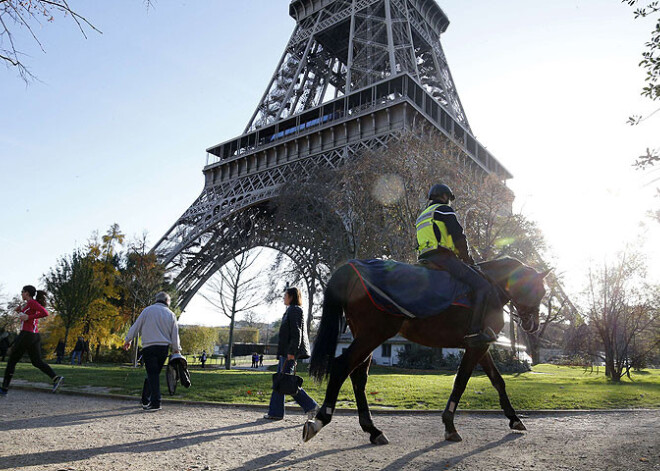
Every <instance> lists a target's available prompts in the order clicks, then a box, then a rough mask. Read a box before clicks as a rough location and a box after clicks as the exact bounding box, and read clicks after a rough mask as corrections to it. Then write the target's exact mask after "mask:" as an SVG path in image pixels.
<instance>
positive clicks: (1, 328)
mask: <svg viewBox="0 0 660 471" xmlns="http://www.w3.org/2000/svg"><path fill="white" fill-rule="evenodd" d="M20 304H21V299H20V298H19V297H18V296H14V297H13V298H11V299H10V298H9V297H8V296H7V294H6V293H5V292H4V290H3V289H2V286H1V285H0V333H2V332H17V331H18V328H19V326H20V323H21V321H20V319H19V318H18V316H17V315H16V311H15V309H16V307H17V306H19V305H20Z"/></svg>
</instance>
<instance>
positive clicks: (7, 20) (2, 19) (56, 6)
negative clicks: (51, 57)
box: [0, 0, 101, 82]
mask: <svg viewBox="0 0 660 471" xmlns="http://www.w3.org/2000/svg"><path fill="white" fill-rule="evenodd" d="M56 16H62V17H69V18H71V20H73V22H74V23H75V24H76V25H77V27H78V29H79V30H80V32H81V33H82V35H83V36H84V37H85V38H87V34H86V33H85V28H89V29H91V30H94V31H96V32H98V33H100V32H101V31H99V30H98V29H97V28H96V27H95V26H94V25H93V24H91V23H90V22H89V21H87V19H86V18H85V17H84V16H82V15H81V14H79V13H78V12H77V11H75V10H73V9H72V8H71V7H69V4H68V3H67V1H66V0H0V61H2V62H4V63H5V65H7V67H8V68H15V69H17V70H18V73H19V75H20V76H21V77H22V78H23V80H25V81H26V82H27V81H28V80H29V79H33V78H34V76H33V75H32V73H31V72H30V71H29V70H28V68H27V66H26V65H25V63H24V62H23V60H22V57H23V56H25V55H26V54H25V53H24V52H23V51H22V50H21V49H20V46H18V44H17V40H16V38H15V35H14V32H15V30H21V29H24V30H26V31H27V32H28V33H29V35H30V36H31V37H32V39H33V40H34V41H35V43H36V44H37V45H38V47H39V49H41V51H42V52H44V53H45V52H46V51H45V49H44V46H43V44H42V43H41V41H40V40H39V37H38V35H37V32H38V29H40V28H42V27H43V23H44V22H45V23H53V22H54V21H55V17H56Z"/></svg>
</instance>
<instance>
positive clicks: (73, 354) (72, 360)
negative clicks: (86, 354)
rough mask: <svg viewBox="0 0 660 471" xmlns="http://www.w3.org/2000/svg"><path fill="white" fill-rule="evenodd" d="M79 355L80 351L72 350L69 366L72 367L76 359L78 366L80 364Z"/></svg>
mask: <svg viewBox="0 0 660 471" xmlns="http://www.w3.org/2000/svg"><path fill="white" fill-rule="evenodd" d="M81 355H82V352H81V351H80V350H74V351H73V353H71V364H72V365H73V364H74V363H75V362H76V359H78V364H80V360H81Z"/></svg>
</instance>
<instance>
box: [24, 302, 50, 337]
mask: <svg viewBox="0 0 660 471" xmlns="http://www.w3.org/2000/svg"><path fill="white" fill-rule="evenodd" d="M21 312H22V313H23V314H27V316H28V318H27V319H26V320H24V321H23V323H22V324H21V330H25V331H26V332H32V333H34V334H36V333H37V332H39V321H38V319H40V318H42V317H46V316H47V315H48V311H46V309H44V307H43V306H42V305H41V304H39V303H38V302H37V301H35V300H34V299H30V300H29V301H28V302H27V303H26V304H25V306H23V309H21Z"/></svg>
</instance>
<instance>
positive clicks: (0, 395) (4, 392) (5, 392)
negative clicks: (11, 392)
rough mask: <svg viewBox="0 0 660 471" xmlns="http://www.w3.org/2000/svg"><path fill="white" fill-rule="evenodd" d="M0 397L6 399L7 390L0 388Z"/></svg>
mask: <svg viewBox="0 0 660 471" xmlns="http://www.w3.org/2000/svg"><path fill="white" fill-rule="evenodd" d="M0 397H7V390H6V389H3V388H0Z"/></svg>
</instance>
